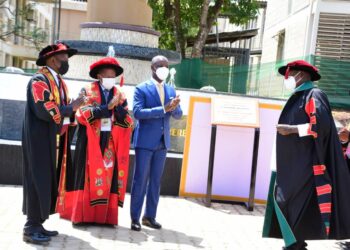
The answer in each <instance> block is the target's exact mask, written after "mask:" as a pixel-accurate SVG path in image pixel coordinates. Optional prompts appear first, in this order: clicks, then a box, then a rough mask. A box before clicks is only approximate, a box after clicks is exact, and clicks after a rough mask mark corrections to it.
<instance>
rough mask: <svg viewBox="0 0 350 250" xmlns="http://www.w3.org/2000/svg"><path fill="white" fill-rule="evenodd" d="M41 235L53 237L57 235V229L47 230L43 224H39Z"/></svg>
mask: <svg viewBox="0 0 350 250" xmlns="http://www.w3.org/2000/svg"><path fill="white" fill-rule="evenodd" d="M40 232H41V233H42V234H43V235H45V236H48V237H54V236H57V235H58V232H57V231H49V230H46V229H45V228H44V227H43V226H41V231H40Z"/></svg>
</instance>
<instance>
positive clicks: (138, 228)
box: [131, 221, 141, 231]
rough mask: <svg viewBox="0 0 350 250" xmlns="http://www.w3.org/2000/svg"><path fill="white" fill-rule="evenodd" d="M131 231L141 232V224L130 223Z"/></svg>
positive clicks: (136, 222)
mask: <svg viewBox="0 0 350 250" xmlns="http://www.w3.org/2000/svg"><path fill="white" fill-rule="evenodd" d="M131 230H133V231H141V224H140V222H138V221H133V222H131Z"/></svg>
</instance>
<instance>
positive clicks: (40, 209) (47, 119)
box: [22, 67, 74, 222]
mask: <svg viewBox="0 0 350 250" xmlns="http://www.w3.org/2000/svg"><path fill="white" fill-rule="evenodd" d="M60 86H61V88H58V86H57V85H56V82H55V80H54V77H53V75H52V74H51V73H50V71H49V70H48V69H47V68H46V67H44V68H42V69H40V70H39V71H38V72H37V73H36V74H35V75H34V76H33V77H32V78H31V80H30V81H29V83H28V86H27V105H26V108H25V117H24V122H23V130H22V152H23V213H24V214H26V215H27V216H28V219H34V220H37V221H41V222H42V221H44V220H46V219H47V218H48V217H49V215H50V214H52V213H54V212H55V205H56V199H57V193H58V185H57V183H58V179H59V176H58V175H59V174H58V173H57V169H56V168H57V167H58V166H59V165H61V163H60V162H62V160H63V159H62V157H61V159H59V161H60V162H59V161H58V155H61V154H62V150H63V148H64V146H65V147H66V148H69V144H68V145H66V144H67V143H69V142H68V141H67V140H65V139H64V138H68V137H70V136H68V134H67V133H68V131H70V132H73V131H71V129H68V130H67V132H65V133H64V134H63V135H61V136H60V138H61V143H60V146H59V147H57V142H58V140H57V138H58V135H60V132H61V129H62V127H63V120H64V117H74V112H73V109H72V107H71V106H68V105H65V104H67V103H68V102H69V98H68V91H67V87H66V85H65V83H64V82H63V80H62V82H61V84H60ZM62 93H63V94H62ZM63 95H64V96H63ZM69 153H70V150H68V154H69ZM68 158H70V154H69V155H68Z"/></svg>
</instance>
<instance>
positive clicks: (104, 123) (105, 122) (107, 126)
mask: <svg viewBox="0 0 350 250" xmlns="http://www.w3.org/2000/svg"><path fill="white" fill-rule="evenodd" d="M111 128H112V122H111V119H109V118H103V119H101V131H111Z"/></svg>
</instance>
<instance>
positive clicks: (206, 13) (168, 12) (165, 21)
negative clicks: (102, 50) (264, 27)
mask: <svg viewBox="0 0 350 250" xmlns="http://www.w3.org/2000/svg"><path fill="white" fill-rule="evenodd" d="M148 3H149V5H150V6H151V8H152V9H153V26H154V28H155V29H156V30H159V31H161V33H162V36H161V37H160V47H161V48H165V49H176V50H177V51H178V52H179V53H181V55H182V57H183V58H185V56H186V48H187V40H188V39H194V45H193V47H192V51H191V57H193V58H199V57H201V56H202V50H203V47H204V46H205V41H206V39H207V37H208V34H209V32H210V30H211V28H212V27H213V25H214V24H215V22H216V19H217V17H218V16H219V15H224V16H226V17H228V18H229V20H230V22H231V23H233V24H236V25H241V24H245V23H247V22H248V21H249V20H251V19H253V18H255V17H256V16H257V14H258V11H259V3H258V1H256V0H149V1H148Z"/></svg>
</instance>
